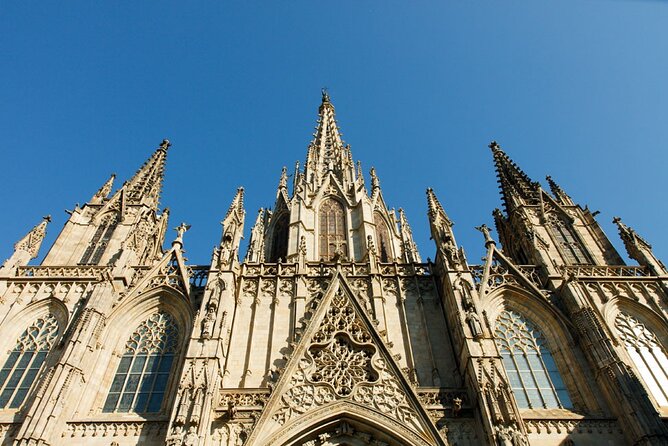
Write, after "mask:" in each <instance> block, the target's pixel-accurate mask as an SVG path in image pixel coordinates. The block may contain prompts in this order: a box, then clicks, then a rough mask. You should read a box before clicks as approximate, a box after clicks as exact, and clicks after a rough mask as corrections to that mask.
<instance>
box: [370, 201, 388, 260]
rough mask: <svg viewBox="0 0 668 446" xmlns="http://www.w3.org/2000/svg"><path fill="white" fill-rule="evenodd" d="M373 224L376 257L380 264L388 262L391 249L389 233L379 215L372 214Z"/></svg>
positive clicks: (376, 213)
mask: <svg viewBox="0 0 668 446" xmlns="http://www.w3.org/2000/svg"><path fill="white" fill-rule="evenodd" d="M373 222H374V224H375V225H376V240H378V246H377V249H378V256H379V257H380V261H381V262H389V261H390V260H391V259H392V247H391V246H390V240H391V239H390V232H389V231H388V230H387V224H386V223H385V220H383V217H381V215H380V213H378V212H374V213H373Z"/></svg>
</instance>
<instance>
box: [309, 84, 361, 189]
mask: <svg viewBox="0 0 668 446" xmlns="http://www.w3.org/2000/svg"><path fill="white" fill-rule="evenodd" d="M313 136H314V139H313V141H311V143H310V144H309V148H308V153H307V156H306V166H305V168H304V173H305V175H306V181H307V183H309V184H311V185H312V187H313V188H314V189H315V188H317V186H318V185H319V184H320V183H321V182H322V180H323V178H324V177H325V176H326V175H327V173H328V172H332V173H334V175H335V176H336V178H337V179H338V180H339V181H340V182H341V184H342V185H346V184H349V183H352V182H353V181H354V176H355V168H354V165H353V162H352V155H351V153H350V146H347V145H344V143H343V140H342V139H341V132H340V131H339V126H338V124H337V122H336V116H335V111H334V105H333V104H332V102H331V101H330V98H329V94H328V93H327V91H326V90H323V91H322V103H321V104H320V108H319V109H318V126H317V127H316V131H315V133H314V135H313Z"/></svg>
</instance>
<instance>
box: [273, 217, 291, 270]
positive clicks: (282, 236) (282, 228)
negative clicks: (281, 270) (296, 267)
mask: <svg viewBox="0 0 668 446" xmlns="http://www.w3.org/2000/svg"><path fill="white" fill-rule="evenodd" d="M289 223H290V214H288V213H287V212H283V213H282V214H280V215H278V220H276V224H275V225H274V234H273V237H272V240H271V255H270V256H269V262H278V259H283V260H285V258H286V256H287V255H288V224H289Z"/></svg>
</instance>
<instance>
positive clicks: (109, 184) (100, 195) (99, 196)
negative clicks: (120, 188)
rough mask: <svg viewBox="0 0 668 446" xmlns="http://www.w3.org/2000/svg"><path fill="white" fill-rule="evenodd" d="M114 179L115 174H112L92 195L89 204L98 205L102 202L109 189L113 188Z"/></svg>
mask: <svg viewBox="0 0 668 446" xmlns="http://www.w3.org/2000/svg"><path fill="white" fill-rule="evenodd" d="M115 179H116V174H115V173H112V174H111V176H110V177H109V179H108V180H107V181H105V183H104V184H103V185H102V187H100V189H99V190H98V191H97V192H96V193H95V195H93V198H91V199H90V202H91V204H99V203H102V201H104V199H105V198H107V197H108V196H109V193H110V192H111V189H112V188H113V187H114V180H115Z"/></svg>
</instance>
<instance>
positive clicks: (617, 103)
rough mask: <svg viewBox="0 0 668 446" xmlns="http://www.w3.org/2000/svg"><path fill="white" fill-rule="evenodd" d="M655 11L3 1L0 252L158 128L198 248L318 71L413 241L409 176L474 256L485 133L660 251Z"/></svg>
mask: <svg viewBox="0 0 668 446" xmlns="http://www.w3.org/2000/svg"><path fill="white" fill-rule="evenodd" d="M667 23H668V3H667V2H664V1H639V0H637V1H621V0H606V1H594V0H561V1H551V2H548V1H537V0H526V1H498V0H494V1H483V0H470V1H431V2H427V1H404V2H395V1H383V2H380V1H378V2H374V1H340V2H318V1H315V2H314V1H265V2H255V1H248V2H241V1H234V2H231V1H228V2H203V1H200V2H166V1H160V2H149V1H141V2H83V1H81V2H79V1H68V2H13V1H3V2H2V4H1V5H0V60H1V62H2V63H1V65H2V69H1V70H0V141H1V145H2V154H3V158H2V159H3V162H2V166H3V169H2V183H1V184H2V187H0V200H1V202H2V207H3V212H2V218H0V257H1V258H2V259H4V258H6V257H8V256H9V255H10V254H11V251H12V246H13V244H14V242H15V241H16V240H17V239H18V238H19V237H21V236H23V234H25V232H26V231H27V230H28V229H29V228H30V227H32V226H33V225H34V224H36V223H37V222H38V221H39V220H40V217H41V216H42V215H45V214H52V215H53V217H54V221H53V223H52V224H51V225H50V228H49V236H48V239H47V243H46V244H45V245H44V246H43V248H42V254H44V253H45V252H46V248H48V245H50V243H51V242H52V241H53V239H54V238H55V236H56V235H57V233H58V232H59V231H60V229H61V227H62V225H63V223H64V222H65V220H66V217H67V215H66V214H65V212H64V210H65V209H72V208H73V207H74V205H75V203H77V202H78V203H84V202H85V201H86V200H88V199H89V198H90V196H91V195H92V194H93V193H94V192H95V190H97V188H98V187H99V186H100V185H101V184H102V182H103V181H104V180H105V179H106V178H107V177H108V176H109V174H110V173H112V172H116V173H117V174H118V175H119V179H118V184H121V183H122V182H123V181H124V180H125V179H127V178H128V177H129V176H130V175H132V173H134V171H135V170H136V169H137V167H139V165H140V164H141V163H142V162H143V161H144V160H145V159H146V158H147V157H148V156H149V155H150V153H151V152H152V151H153V149H154V148H155V147H156V146H157V145H158V144H159V143H160V141H161V140H162V139H163V138H169V139H170V140H171V141H172V143H173V146H172V148H171V149H170V153H169V158H168V166H167V173H166V180H165V188H164V194H163V200H162V205H163V206H169V207H170V208H171V210H172V214H171V216H172V220H171V224H170V226H171V227H175V226H177V225H178V224H179V223H180V222H181V221H186V222H188V223H190V224H192V229H191V230H190V231H189V232H188V233H187V234H186V245H185V247H186V250H187V253H186V256H187V257H189V258H190V261H191V262H194V263H207V262H208V261H209V259H210V253H211V249H212V247H213V246H214V245H215V244H216V243H217V242H218V241H219V237H220V225H219V221H220V220H221V218H222V216H223V215H224V213H225V211H226V209H227V207H228V205H229V202H230V200H231V199H232V196H233V194H234V192H235V190H236V188H237V186H239V185H243V186H244V187H245V188H246V209H247V219H246V234H248V232H249V230H250V226H251V225H252V223H253V220H254V217H255V215H256V211H257V209H258V208H259V207H261V206H262V207H266V206H273V201H274V197H275V188H276V184H277V181H278V177H279V174H280V170H281V167H282V166H283V165H287V166H288V167H289V168H290V169H292V166H293V165H294V162H295V161H296V160H300V161H303V160H304V158H305V154H306V147H307V144H308V142H309V141H310V139H311V133H312V131H313V127H314V125H315V120H316V113H317V107H318V105H319V102H320V88H321V87H323V86H327V87H329V91H330V93H331V96H332V100H333V102H334V104H335V106H336V110H337V117H338V121H339V124H340V126H341V128H342V131H343V133H344V139H345V140H346V142H347V143H350V144H351V146H352V150H353V155H354V157H355V158H356V159H360V160H361V161H362V163H363V167H364V170H365V172H368V169H369V168H370V167H371V166H375V167H376V170H377V172H378V175H379V177H380V180H381V186H382V188H383V192H384V196H385V198H386V201H387V202H388V204H389V205H390V206H391V207H396V208H399V207H403V208H404V209H405V210H406V212H407V215H408V218H409V221H410V223H411V225H412V227H413V231H414V233H415V236H416V239H417V243H418V247H419V249H420V251H421V253H422V256H423V258H426V257H428V256H431V257H432V258H433V253H434V247H433V244H432V242H431V241H430V240H429V234H428V223H427V218H426V200H425V189H426V188H427V187H433V188H434V189H435V191H436V192H437V194H438V196H439V198H440V199H441V202H442V203H443V204H444V206H445V208H446V210H447V212H448V213H449V215H450V217H451V218H452V219H453V220H454V221H455V231H456V236H457V238H458V241H459V243H460V244H463V245H464V246H465V248H466V250H467V252H468V257H469V261H471V262H473V263H475V262H477V261H478V259H479V258H480V256H482V255H483V251H484V249H483V244H482V237H481V235H480V234H479V233H478V232H477V231H475V230H474V229H473V227H474V226H476V225H479V224H481V223H487V224H488V225H491V224H492V218H491V212H492V210H493V209H494V208H495V207H498V206H500V197H499V194H498V190H497V186H496V182H495V181H496V179H495V175H494V171H493V165H492V160H491V156H490V153H489V149H488V148H487V144H488V143H489V141H490V140H492V139H496V140H497V141H499V143H500V144H501V145H502V146H503V147H504V149H505V150H506V151H507V152H508V153H509V154H510V156H511V157H512V158H513V159H514V160H515V161H516V162H518V163H519V164H520V165H521V166H522V168H523V169H524V170H525V171H526V172H527V173H528V174H529V175H530V176H531V177H532V178H533V179H535V180H540V181H543V180H544V177H545V175H547V174H550V175H552V176H553V177H554V178H555V179H556V180H557V181H558V182H559V183H560V184H561V185H562V186H563V187H564V188H565V189H566V190H567V191H568V192H569V193H570V194H571V195H572V196H573V197H574V199H576V201H578V202H580V203H581V204H582V205H585V204H588V205H589V207H590V208H592V209H593V210H600V211H601V214H600V215H599V217H598V218H599V221H600V222H602V224H603V228H604V230H605V231H606V233H607V234H608V236H610V237H611V239H613V241H614V243H615V244H616V246H618V247H619V249H620V250H621V251H623V247H622V245H621V243H620V242H619V241H618V236H617V233H616V230H615V229H614V227H613V225H612V224H611V220H612V217H613V216H615V215H619V216H621V217H622V218H623V220H624V221H625V222H626V223H627V224H629V225H631V226H633V227H634V228H635V229H636V230H637V231H638V232H639V233H640V234H641V235H643V236H644V237H645V238H647V239H648V241H649V242H650V243H652V244H653V245H654V249H655V252H656V253H658V254H659V256H661V257H663V259H664V260H668V246H667V245H668V235H667V234H666V231H665V229H664V226H665V224H666V217H667V212H666V200H665V193H666V168H667V166H668V162H667V161H668V154H667V152H666V148H665V145H666V143H667V142H668V87H667V79H668V37H667V35H666V24H667ZM173 234H174V233H173V232H171V233H170V234H169V236H168V237H169V238H170V239H171V238H172V237H173ZM0 261H2V260H1V259H0Z"/></svg>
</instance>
